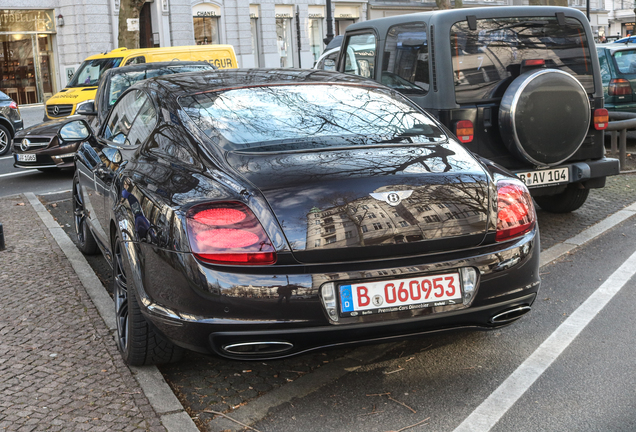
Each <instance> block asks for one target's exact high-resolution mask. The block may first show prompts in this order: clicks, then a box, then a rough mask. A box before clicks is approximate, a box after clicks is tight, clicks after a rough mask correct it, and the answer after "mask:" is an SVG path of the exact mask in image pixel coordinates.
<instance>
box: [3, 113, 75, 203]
mask: <svg viewBox="0 0 636 432" xmlns="http://www.w3.org/2000/svg"><path fill="white" fill-rule="evenodd" d="M20 114H21V115H22V119H23V120H24V125H25V127H29V126H33V125H36V124H38V123H40V122H41V121H42V117H43V116H44V106H43V105H36V106H29V107H25V108H20ZM72 181H73V172H72V171H47V172H40V171H38V170H25V169H19V168H14V167H13V156H11V155H10V154H6V155H4V156H0V197H2V196H9V195H15V194H19V193H23V192H33V193H35V194H37V195H42V194H47V193H51V192H53V193H54V192H61V191H66V190H70V189H71V186H72Z"/></svg>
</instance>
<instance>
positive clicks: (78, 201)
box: [73, 174, 98, 255]
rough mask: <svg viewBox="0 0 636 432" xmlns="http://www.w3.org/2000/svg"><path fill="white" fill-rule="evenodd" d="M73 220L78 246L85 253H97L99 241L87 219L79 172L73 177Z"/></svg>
mask: <svg viewBox="0 0 636 432" xmlns="http://www.w3.org/2000/svg"><path fill="white" fill-rule="evenodd" d="M73 222H74V225H75V235H76V236H77V248H78V249H79V250H80V252H82V253H83V254H85V255H93V254H95V253H97V251H98V248H97V242H96V241H95V238H94V237H93V233H91V230H90V229H89V228H88V224H87V221H86V209H85V207H84V197H83V196H82V188H81V186H80V184H79V177H78V176H77V174H76V175H75V177H74V178H73Z"/></svg>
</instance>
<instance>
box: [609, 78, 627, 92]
mask: <svg viewBox="0 0 636 432" xmlns="http://www.w3.org/2000/svg"><path fill="white" fill-rule="evenodd" d="M607 93H608V94H609V95H610V96H626V95H630V94H632V86H631V84H630V83H629V81H627V80H626V79H624V78H614V79H613V80H611V81H610V83H609V87H608V88H607Z"/></svg>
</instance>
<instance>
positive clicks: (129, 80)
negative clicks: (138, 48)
mask: <svg viewBox="0 0 636 432" xmlns="http://www.w3.org/2000/svg"><path fill="white" fill-rule="evenodd" d="M213 69H215V67H214V66H212V65H210V64H209V63H207V62H194V61H193V62H178V61H177V62H159V63H145V64H140V65H135V66H124V67H121V68H116V69H109V70H108V71H106V72H104V74H103V75H102V78H101V80H100V82H99V86H98V87H97V91H96V93H95V101H94V102H93V101H90V102H88V103H86V104H84V106H83V107H82V109H80V110H79V111H78V112H79V115H74V116H70V117H65V118H62V119H58V120H52V121H50V122H44V123H40V124H38V125H35V126H32V127H30V128H27V129H25V130H23V131H21V132H20V133H18V134H17V135H16V137H15V140H14V141H15V142H14V146H13V155H14V159H15V162H14V164H13V166H14V167H16V168H25V169H33V168H36V169H38V170H40V171H47V170H50V169H60V168H73V167H74V166H75V165H74V162H73V158H74V157H75V153H76V151H77V146H78V144H79V143H78V142H61V141H60V140H59V138H58V132H59V130H60V129H61V128H62V127H63V126H64V125H66V124H67V123H69V122H72V121H75V120H77V119H78V118H81V117H82V115H85V116H89V117H90V124H91V125H92V127H94V128H95V129H99V125H100V124H101V123H102V121H103V120H104V119H105V118H106V115H108V112H109V111H110V108H111V107H112V106H113V105H114V104H115V102H116V101H117V98H118V97H119V95H120V94H121V93H122V92H123V91H125V90H126V89H127V88H128V87H130V86H131V85H133V84H134V83H136V82H138V81H141V80H143V79H146V78H151V77H155V76H161V75H166V74H175V73H182V72H192V71H205V70H213Z"/></svg>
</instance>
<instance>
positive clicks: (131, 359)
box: [113, 238, 184, 366]
mask: <svg viewBox="0 0 636 432" xmlns="http://www.w3.org/2000/svg"><path fill="white" fill-rule="evenodd" d="M124 255H125V251H124V246H123V244H122V242H121V241H120V240H119V238H116V239H115V242H114V246H113V295H114V297H115V321H116V324H117V337H116V339H117V347H118V348H119V351H120V352H121V355H122V357H123V358H124V361H125V362H126V364H128V365H130V366H143V365H154V364H162V363H172V362H176V361H178V360H180V359H181V357H182V356H183V352H184V350H183V348H180V347H178V346H176V345H174V344H173V343H172V342H169V341H167V340H166V339H165V338H164V337H163V336H161V335H160V334H159V333H158V332H157V331H156V330H155V328H154V327H153V326H152V325H151V324H150V323H149V322H148V321H146V319H145V318H144V316H143V315H142V313H141V308H140V307H139V303H138V302H137V298H136V296H135V293H134V287H133V285H132V282H131V281H130V279H129V278H128V276H127V273H126V264H125V263H126V261H125V256H124Z"/></svg>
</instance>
